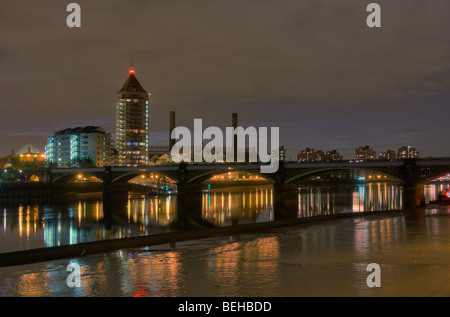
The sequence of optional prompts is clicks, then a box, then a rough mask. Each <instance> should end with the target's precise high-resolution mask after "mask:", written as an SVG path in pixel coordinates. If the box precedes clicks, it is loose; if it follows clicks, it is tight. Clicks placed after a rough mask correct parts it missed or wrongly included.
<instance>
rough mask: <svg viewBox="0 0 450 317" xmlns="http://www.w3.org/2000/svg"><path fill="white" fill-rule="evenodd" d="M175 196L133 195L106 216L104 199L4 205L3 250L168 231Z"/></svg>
mask: <svg viewBox="0 0 450 317" xmlns="http://www.w3.org/2000/svg"><path fill="white" fill-rule="evenodd" d="M175 204H176V202H175V198H174V196H164V197H151V198H148V197H147V198H142V199H130V200H129V201H128V206H127V210H124V211H123V213H121V214H120V213H119V214H114V215H112V225H111V226H109V219H108V223H107V221H106V219H105V215H104V211H103V204H102V202H101V201H79V202H75V203H68V204H59V205H34V206H31V205H19V206H14V205H8V206H3V208H2V210H3V215H2V217H1V222H2V224H1V229H0V230H1V231H0V239H1V241H2V243H1V244H0V252H11V251H17V250H26V249H32V248H41V247H53V246H61V245H69V244H77V243H83V242H90V241H97V240H104V239H115V238H124V237H130V236H137V235H147V234H151V233H156V232H161V231H167V230H168V227H167V225H168V224H169V223H171V222H172V221H173V220H174V219H175V217H176V208H175Z"/></svg>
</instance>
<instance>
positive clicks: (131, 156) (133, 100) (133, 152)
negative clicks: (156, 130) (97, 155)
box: [116, 67, 150, 166]
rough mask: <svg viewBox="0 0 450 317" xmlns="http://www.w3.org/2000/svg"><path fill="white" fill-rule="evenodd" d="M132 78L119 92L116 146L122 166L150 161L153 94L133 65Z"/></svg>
mask: <svg viewBox="0 0 450 317" xmlns="http://www.w3.org/2000/svg"><path fill="white" fill-rule="evenodd" d="M129 73H130V74H129V76H128V79H127V80H126V81H125V83H124V85H123V86H122V88H121V89H120V90H119V92H117V99H116V149H117V151H118V155H119V159H118V160H119V161H118V163H119V165H120V166H141V165H148V162H149V95H150V94H149V93H148V92H147V91H146V90H145V89H144V88H142V86H141V84H140V83H139V81H138V80H137V78H136V76H135V75H134V69H133V67H131V68H130V71H129Z"/></svg>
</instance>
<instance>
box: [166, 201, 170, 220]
mask: <svg viewBox="0 0 450 317" xmlns="http://www.w3.org/2000/svg"><path fill="white" fill-rule="evenodd" d="M166 218H167V220H169V219H170V198H169V197H166Z"/></svg>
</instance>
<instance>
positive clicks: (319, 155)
mask: <svg viewBox="0 0 450 317" xmlns="http://www.w3.org/2000/svg"><path fill="white" fill-rule="evenodd" d="M323 157H324V153H323V151H321V150H315V149H310V148H309V147H307V148H306V149H305V150H304V151H301V152H300V153H298V154H297V162H299V163H304V162H321V161H323Z"/></svg>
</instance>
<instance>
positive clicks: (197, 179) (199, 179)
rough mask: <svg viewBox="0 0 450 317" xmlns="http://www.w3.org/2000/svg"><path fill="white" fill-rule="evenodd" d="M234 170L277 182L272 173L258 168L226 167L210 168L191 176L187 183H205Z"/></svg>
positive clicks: (270, 181)
mask: <svg viewBox="0 0 450 317" xmlns="http://www.w3.org/2000/svg"><path fill="white" fill-rule="evenodd" d="M233 172H238V173H246V174H250V175H254V176H258V177H261V178H263V179H264V180H266V181H268V182H269V183H274V182H275V179H274V177H273V175H272V174H264V173H261V172H259V171H258V170H254V169H238V170H237V169H233V168H229V167H224V168H223V169H217V170H210V171H205V172H203V173H198V174H196V175H195V176H193V177H191V178H189V180H188V181H187V183H189V184H194V183H197V184H200V183H203V182H205V181H207V180H209V179H210V178H212V177H214V176H219V175H223V174H227V173H233Z"/></svg>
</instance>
